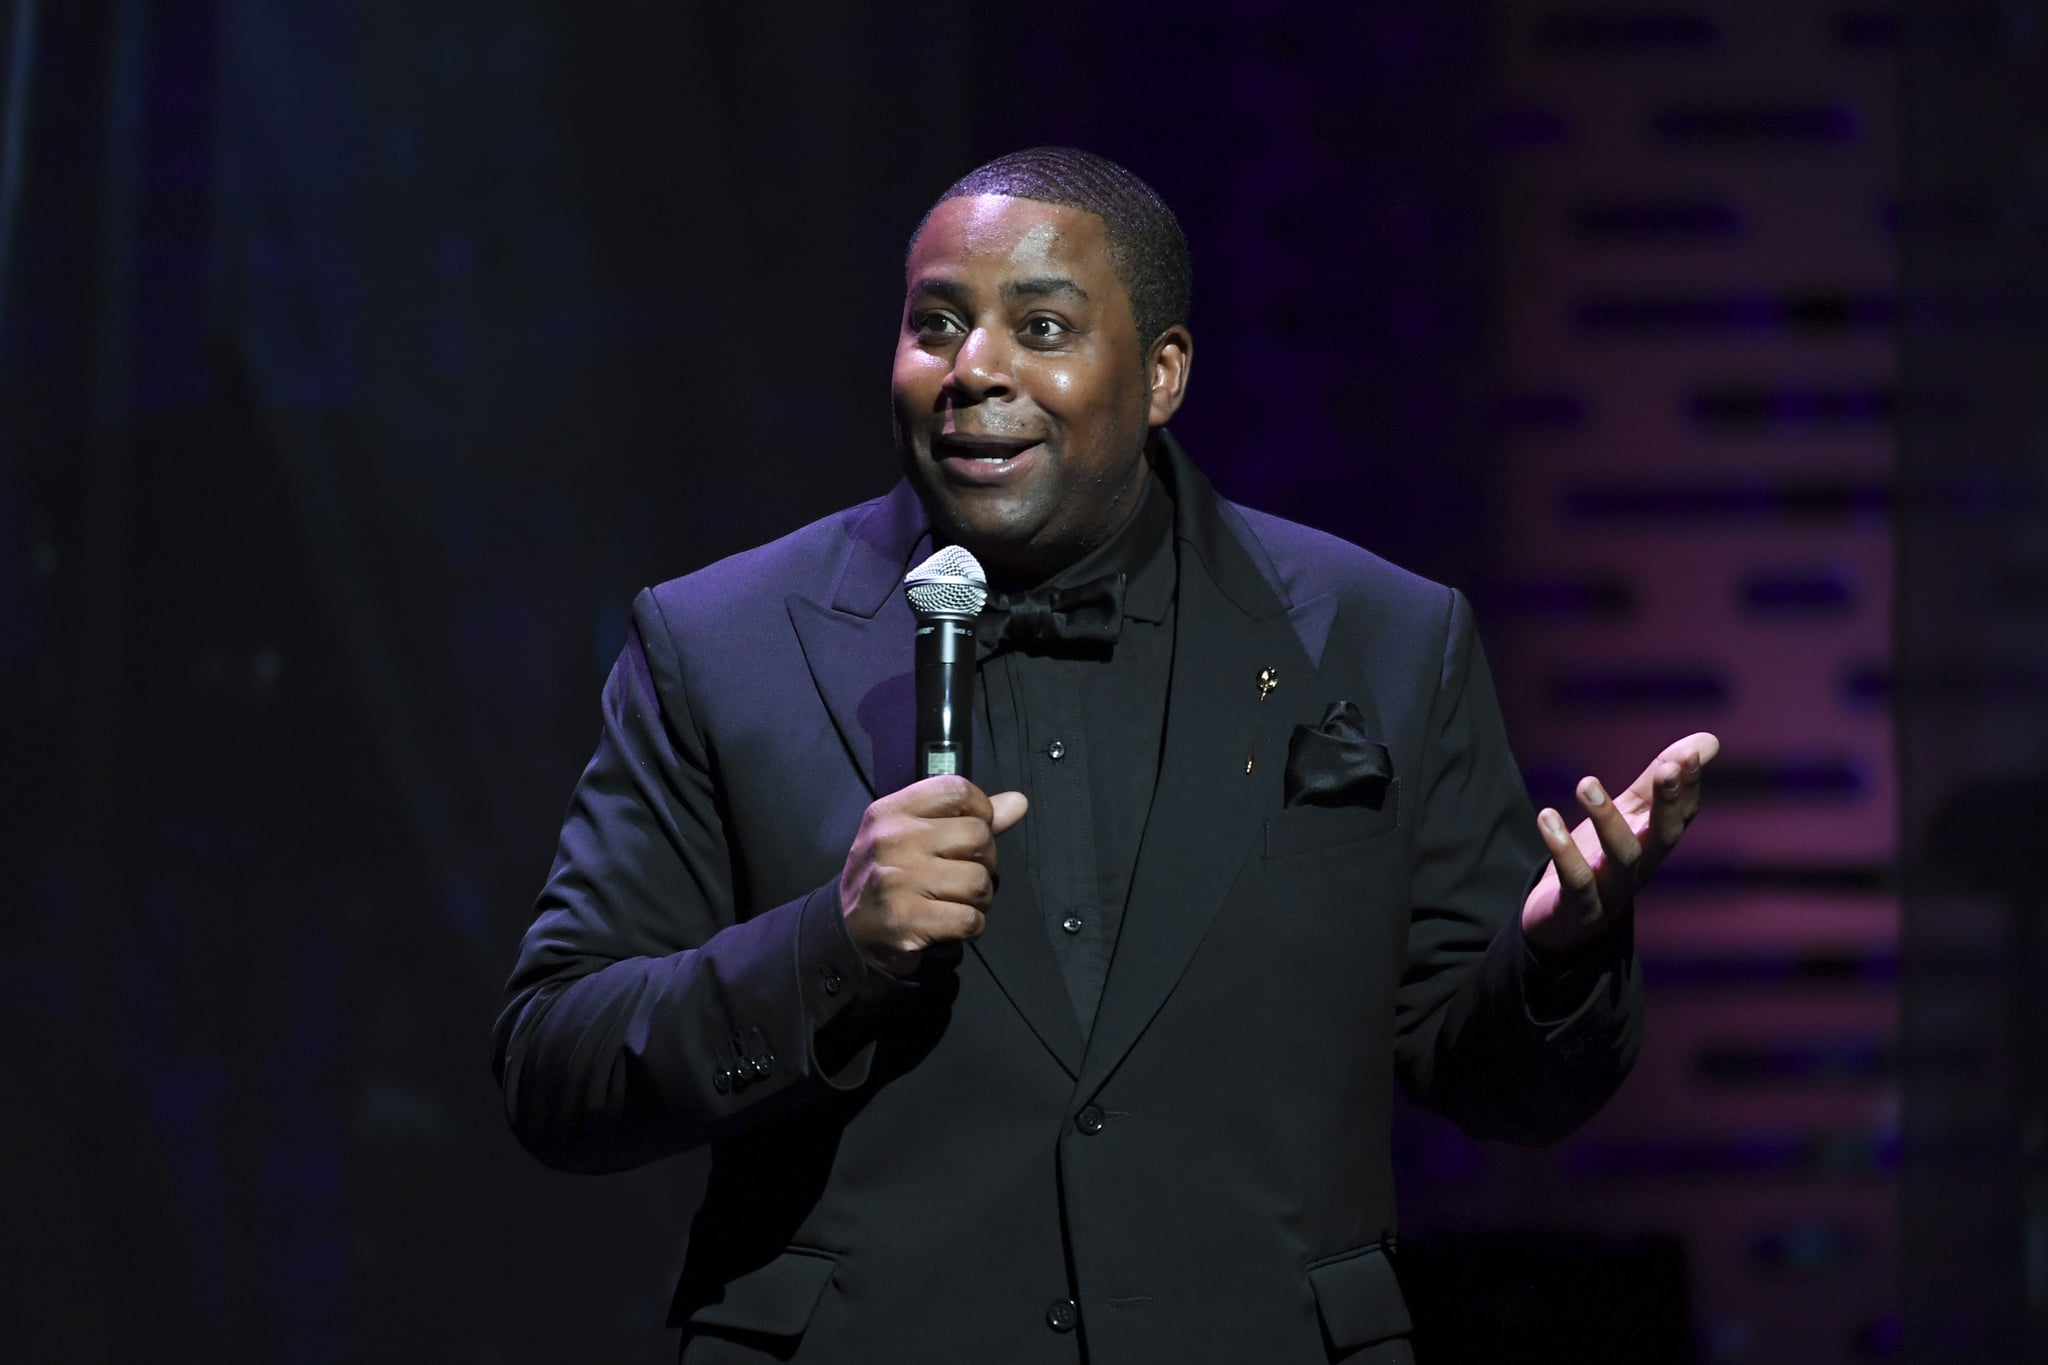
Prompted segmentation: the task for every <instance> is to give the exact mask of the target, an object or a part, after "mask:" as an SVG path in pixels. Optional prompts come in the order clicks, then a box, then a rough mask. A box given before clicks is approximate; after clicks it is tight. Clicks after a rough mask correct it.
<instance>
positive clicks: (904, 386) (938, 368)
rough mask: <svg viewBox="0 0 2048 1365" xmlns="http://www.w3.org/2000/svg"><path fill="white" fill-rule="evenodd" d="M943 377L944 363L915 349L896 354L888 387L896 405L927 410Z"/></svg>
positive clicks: (903, 350)
mask: <svg viewBox="0 0 2048 1365" xmlns="http://www.w3.org/2000/svg"><path fill="white" fill-rule="evenodd" d="M945 377H946V365H945V362H944V361H942V360H941V359H939V357H937V356H935V355H932V354H930V353H929V352H927V351H924V350H921V349H919V348H917V347H904V348H903V349H900V350H898V351H897V352H896V364H895V367H894V368H893V369H892V370H891V371H890V374H889V387H890V390H891V391H892V392H893V393H894V394H895V396H896V401H897V404H898V405H899V406H909V407H915V408H919V409H923V408H927V407H930V406H931V404H932V401H933V399H934V398H935V396H936V395H937V393H938V391H939V387H940V384H941V382H942V381H943V380H944V379H945Z"/></svg>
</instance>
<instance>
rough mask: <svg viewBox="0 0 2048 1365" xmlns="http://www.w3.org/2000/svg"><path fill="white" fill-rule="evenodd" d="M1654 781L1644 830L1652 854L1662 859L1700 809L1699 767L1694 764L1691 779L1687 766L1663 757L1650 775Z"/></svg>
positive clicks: (1676, 843)
mask: <svg viewBox="0 0 2048 1365" xmlns="http://www.w3.org/2000/svg"><path fill="white" fill-rule="evenodd" d="M1651 783H1652V789H1653V790H1654V791H1655V793H1656V795H1655V798H1654V800H1655V804H1654V805H1653V806H1652V807H1651V808H1650V825H1649V829H1648V830H1647V831H1646V832H1645V833H1646V837H1647V838H1648V839H1649V842H1650V847H1651V850H1652V856H1653V857H1654V858H1660V859H1661V858H1662V857H1663V856H1664V855H1665V854H1666V853H1669V852H1670V851H1671V850H1672V849H1673V848H1675V847H1677V845H1678V840H1679V837H1680V836H1681V835H1683V834H1684V833H1685V827H1686V826H1687V825H1689V824H1691V823H1692V817H1693V816H1694V815H1695V814H1697V813H1698V811H1699V808H1700V779H1699V768H1698V767H1697V766H1695V767H1694V768H1693V770H1692V780H1691V782H1689V783H1688V782H1687V781H1686V776H1685V769H1684V768H1682V767H1680V766H1679V765H1678V764H1676V763H1668V762H1664V761H1661V760H1660V761H1659V762H1658V764H1657V768H1656V771H1655V772H1654V773H1653V774H1652V775H1651Z"/></svg>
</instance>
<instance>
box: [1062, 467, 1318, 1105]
mask: <svg viewBox="0 0 2048 1365" xmlns="http://www.w3.org/2000/svg"><path fill="white" fill-rule="evenodd" d="M1171 453H1172V455H1173V456H1175V457H1177V458H1176V460H1175V464H1176V466H1177V467H1176V468H1174V470H1173V473H1174V474H1175V475H1176V479H1175V482H1176V485H1177V497H1178V498H1179V500H1180V502H1181V513H1182V535H1183V538H1184V543H1183V545H1182V546H1181V556H1180V588H1179V598H1178V603H1177V606H1176V608H1175V621H1176V625H1175V634H1174V657H1173V681H1172V683H1171V685H1170V686H1169V689H1168V695H1167V707H1166V737H1165V747H1164V751H1163V753H1162V756H1161V761H1160V765H1159V782H1158V786H1157V787H1156V789H1155V794H1154V796H1153V798H1152V811H1151V814H1150V815H1149V816H1148V817H1147V819H1146V823H1145V835H1144V839H1143V841H1142V842H1141V844H1140V846H1139V851H1138V863H1137V867H1136V870H1135V871H1134V873H1133V876H1132V880H1131V894H1130V901H1129V904H1128V905H1127V907H1126V909H1125V912H1124V922H1123V928H1122V931H1121V932H1120V933H1119V935H1118V938H1117V944H1116V953H1115V956H1114V957H1113V958H1112V960H1111V963H1110V969H1109V979H1108V981H1107V982H1106V983H1105V985H1104V988H1103V997H1102V1004H1101V1008H1100V1009H1099V1010H1098V1012H1097V1014H1096V1018H1095V1024H1094V1027H1093V1029H1092V1030H1091V1031H1090V1033H1089V1037H1088V1046H1087V1052H1086V1055H1085V1056H1084V1057H1083V1059H1082V1064H1081V1074H1080V1077H1079V1078H1078V1083H1077V1085H1078V1089H1079V1090H1080V1092H1081V1093H1083V1094H1087V1093H1090V1092H1092V1091H1094V1090H1095V1089H1097V1088H1098V1087H1099V1086H1100V1085H1101V1084H1102V1083H1103V1081H1105V1080H1107V1079H1108V1077H1109V1075H1110V1073H1111V1072H1113V1071H1114V1070H1115V1069H1116V1067H1117V1065H1118V1063H1120V1062H1121V1061H1122V1060H1123V1058H1124V1056H1125V1054H1127V1053H1128V1052H1129V1051H1130V1049H1131V1047H1132V1045H1133V1044H1135V1043H1136V1042H1137V1040H1138V1038H1139V1037H1140V1036H1141V1035H1142V1034H1143V1033H1144V1031H1145V1028H1146V1026H1147V1025H1148V1024H1150V1022H1151V1021H1152V1017H1153V1016H1154V1015H1155V1014H1157V1013H1158V1011H1159V1008H1160V1006H1161V1005H1163V1004H1164V1003H1165V1001H1166V998H1167V997H1168V996H1169V995H1171V994H1172V992H1173V989H1174V986H1175V985H1176V984H1177V983H1178V982H1179V980H1180V978H1181V976H1182V974H1183V973H1184V972H1185V971H1186V969H1187V965H1188V962H1189V960H1190V959H1191V958H1192V957H1193V956H1194V954H1195V951H1196V949H1197V948H1199V947H1200V946H1201V942H1202V939H1203V938H1204V936H1205V935H1206V934H1207V933H1208V930H1209V925H1210V923H1211V921H1213V920H1214V919H1215V917H1216V913H1217V911H1218V910H1219V909H1221V908H1222V904H1223V899H1224V897H1225V896H1226V895H1227V894H1228V892H1229V890H1230V887H1231V884H1232V882H1233V881H1234V880H1235V878H1236V875H1237V872H1238V869H1239V867H1240V866H1241V865H1242V863H1243V862H1244V860H1245V858H1246V857H1247V856H1249V855H1250V853H1251V851H1252V849H1253V846H1254V843H1255V841H1256V839H1257V837H1258V833H1259V831H1260V829H1261V828H1262V826H1263V822H1264V819H1265V817H1266V815H1267V814H1268V813H1269V810H1270V808H1271V807H1274V806H1276V805H1277V804H1278V800H1279V798H1278V796H1277V794H1276V793H1277V792H1278V790H1279V781H1280V774H1281V772H1282V771H1283V769H1284V765H1285V763H1286V760H1287V741H1288V738H1289V735H1290V734H1291V732H1292V730H1293V724H1294V722H1295V721H1296V720H1298V719H1300V708H1301V704H1302V700H1303V699H1304V698H1307V697H1313V696H1315V695H1317V681H1316V675H1317V673H1318V671H1319V670H1320V668H1321V665H1322V657H1323V646H1324V644H1325V642H1326V641H1327V639H1328V636H1329V631H1330V624H1331V622H1332V620H1333V619H1334V617H1335V614H1336V605H1337V604H1336V599H1335V598H1334V597H1329V596H1322V597H1317V598H1312V599H1310V600H1308V601H1306V602H1302V603H1300V604H1298V605H1295V606H1293V607H1292V608H1291V609H1289V608H1288V607H1287V605H1286V604H1285V603H1283V602H1282V600H1281V598H1280V596H1279V593H1278V590H1277V588H1276V585H1275V582H1274V580H1273V578H1269V577H1268V575H1267V574H1266V573H1265V572H1262V570H1261V568H1260V564H1261V563H1262V562H1264V558H1263V552H1262V551H1260V550H1259V549H1258V547H1257V545H1256V542H1255V541H1251V540H1250V532H1249V530H1248V529H1246V528H1244V526H1243V523H1242V522H1241V521H1239V520H1238V519H1237V518H1236V517H1235V516H1231V515H1227V514H1226V513H1225V512H1224V510H1223V509H1222V508H1221V507H1219V505H1218V504H1217V502H1216V500H1215V496H1214V494H1213V493H1211V492H1210V491H1209V488H1208V485H1207V482H1206V481H1205V480H1202V479H1201V476H1200V475H1199V474H1197V473H1194V472H1193V470H1192V467H1191V466H1188V465H1186V464H1185V459H1184V457H1179V456H1178V450H1177V448H1175V449H1173V450H1172V452H1171ZM1255 555H1257V556H1258V558H1256V559H1255V558H1254V556H1255ZM1275 576H1276V577H1277V575H1275ZM1266 669H1271V670H1272V671H1273V672H1272V675H1273V676H1274V677H1276V678H1277V685H1276V686H1275V687H1273V688H1272V689H1271V690H1270V695H1269V696H1268V697H1266V698H1265V699H1263V700H1262V699H1261V695H1260V691H1261V689H1260V685H1259V678H1260V673H1261V671H1262V670H1266ZM1248 757H1251V758H1253V759H1254V769H1253V771H1252V772H1250V773H1247V772H1246V771H1245V761H1246V759H1247V758H1248Z"/></svg>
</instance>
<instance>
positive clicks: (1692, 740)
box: [1614, 730, 1721, 815]
mask: <svg viewBox="0 0 2048 1365" xmlns="http://www.w3.org/2000/svg"><path fill="white" fill-rule="evenodd" d="M1720 752H1721V739H1720V736H1718V735H1715V734H1713V733H1711V732H1709V731H1706V730H1700V731H1698V732H1696V733H1694V734H1690V735H1687V736H1686V737H1685V738H1684V739H1681V740H1679V741H1678V742H1677V743H1676V744H1669V745H1666V746H1665V748H1664V752H1662V753H1660V754H1658V755H1657V756H1656V757H1655V758H1653V759H1651V760H1650V766H1649V767H1647V768H1645V769H1643V771H1642V775H1641V776H1640V777H1638V778H1636V780H1635V781H1634V782H1631V783H1630V784H1629V788H1628V790H1627V791H1625V792H1623V793H1622V794H1621V795H1619V796H1617V797H1615V798H1614V800H1615V804H1617V805H1619V806H1620V807H1621V808H1622V810H1623V811H1624V812H1625V813H1627V814H1630V815H1638V814H1641V813H1643V812H1644V811H1648V810H1650V809H1651V808H1652V807H1653V806H1655V804H1656V800H1657V792H1656V785H1657V780H1658V774H1659V773H1660V772H1661V771H1662V769H1663V767H1664V765H1665V764H1667V763H1668V764H1671V765H1672V766H1673V767H1676V768H1677V769H1678V771H1679V774H1680V780H1681V781H1682V782H1684V783H1687V784H1690V785H1692V786H1695V787H1697V786H1698V785H1699V779H1700V772H1701V770H1702V769H1704V768H1705V767H1706V766H1707V764H1709V763H1711V762H1713V761H1714V756H1715V755H1716V754H1719V753H1720Z"/></svg>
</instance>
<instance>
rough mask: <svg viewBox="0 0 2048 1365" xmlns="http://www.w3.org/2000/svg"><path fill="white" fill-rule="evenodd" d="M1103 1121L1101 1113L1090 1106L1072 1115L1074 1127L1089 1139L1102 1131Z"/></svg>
mask: <svg viewBox="0 0 2048 1365" xmlns="http://www.w3.org/2000/svg"><path fill="white" fill-rule="evenodd" d="M1104 1121H1105V1120H1104V1119H1103V1117H1102V1111H1101V1110H1100V1109H1097V1108H1096V1107H1095V1106H1094V1105H1092V1104H1091V1105H1089V1106H1088V1107H1087V1108H1085V1109H1083V1110H1082V1111H1081V1112H1080V1113H1078V1114H1076V1115H1074V1126H1075V1127H1076V1128H1079V1129H1080V1130H1081V1131H1082V1132H1084V1133H1086V1134H1088V1135H1089V1136H1090V1137H1093V1136H1094V1135H1095V1134H1097V1133H1099V1132H1101V1131H1102V1125H1103V1123H1104Z"/></svg>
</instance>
